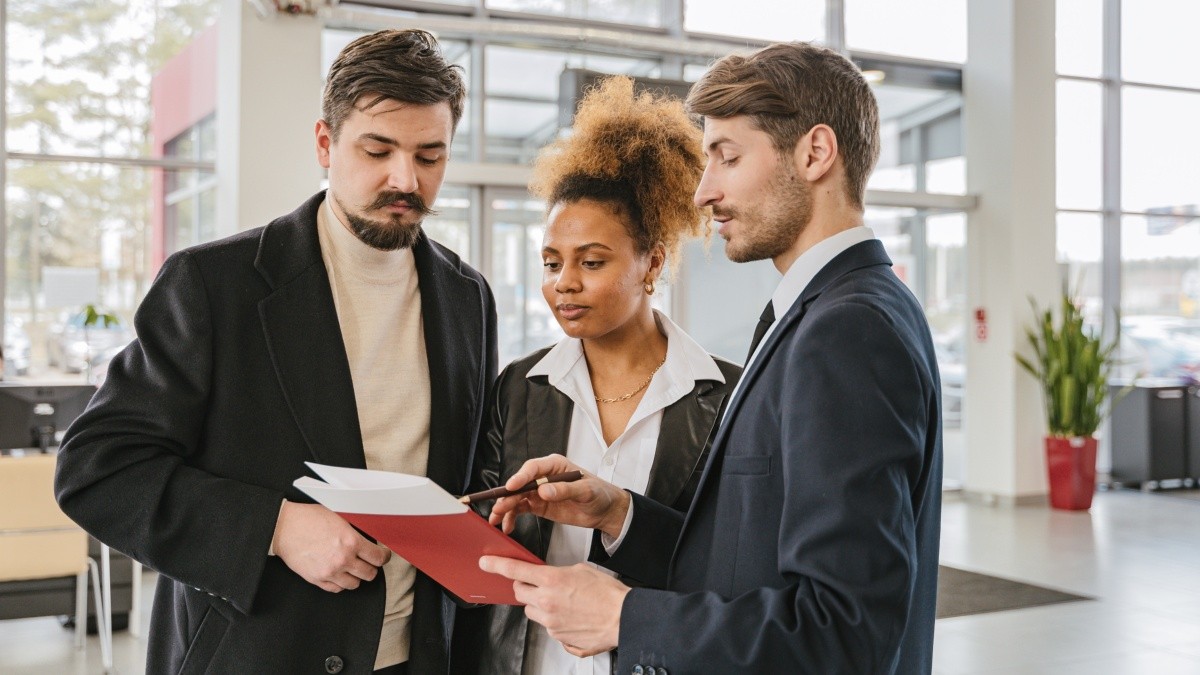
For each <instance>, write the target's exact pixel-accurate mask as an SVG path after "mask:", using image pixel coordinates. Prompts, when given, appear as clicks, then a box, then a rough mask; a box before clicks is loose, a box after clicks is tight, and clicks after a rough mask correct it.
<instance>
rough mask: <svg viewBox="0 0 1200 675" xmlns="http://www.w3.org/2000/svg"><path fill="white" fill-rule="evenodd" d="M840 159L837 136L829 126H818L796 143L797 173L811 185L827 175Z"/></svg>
mask: <svg viewBox="0 0 1200 675" xmlns="http://www.w3.org/2000/svg"><path fill="white" fill-rule="evenodd" d="M837 157H838V142H837V134H835V133H833V129H832V128H830V127H829V125H828V124H818V125H816V126H814V127H813V128H812V129H809V130H808V133H807V134H804V136H802V137H800V140H799V141H798V142H797V143H796V150H795V153H794V156H793V161H794V162H795V167H796V173H798V174H799V175H801V176H803V177H804V179H805V180H807V181H808V182H810V183H815V182H816V181H818V180H820V179H821V178H822V177H824V176H825V175H827V174H828V173H829V171H830V170H831V169H832V168H833V165H834V163H835V162H836V161H837Z"/></svg>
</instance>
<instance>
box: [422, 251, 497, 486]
mask: <svg viewBox="0 0 1200 675" xmlns="http://www.w3.org/2000/svg"><path fill="white" fill-rule="evenodd" d="M413 256H414V258H415V260H416V266H417V278H418V284H419V285H420V289H421V321H422V323H423V325H424V329H425V352H426V354H427V357H428V359H429V385H430V391H429V394H430V402H431V404H432V408H431V409H432V411H433V413H432V416H431V419H430V421H429V463H428V469H427V471H426V474H427V475H428V476H429V478H430V479H432V480H433V481H434V482H435V483H437V484H438V485H440V486H442V488H444V489H445V490H447V491H448V492H450V493H451V494H461V493H462V492H463V491H465V490H466V487H467V480H468V476H467V467H468V466H469V465H470V462H471V450H472V447H473V443H474V442H475V439H474V427H473V425H471V424H468V423H467V422H468V421H469V420H472V419H475V418H476V417H477V416H478V415H479V414H480V413H481V412H482V411H479V410H476V409H475V407H476V406H477V405H479V401H482V400H483V398H484V397H483V396H482V394H481V392H483V391H484V390H485V388H486V387H487V386H488V385H489V384H490V383H489V382H484V379H485V378H486V377H487V375H486V373H485V371H486V370H487V369H486V368H485V367H484V365H483V363H482V362H483V358H484V354H486V353H487V344H486V338H485V335H486V326H487V318H486V317H485V316H484V311H485V310H484V309H483V308H484V307H486V306H487V303H486V302H485V298H484V290H483V288H482V287H481V286H480V285H479V283H478V282H477V281H475V280H474V279H472V278H470V277H467V276H464V275H463V274H462V273H461V272H459V265H458V263H457V261H452V260H451V259H450V258H448V257H447V255H446V254H445V253H443V252H442V250H441V249H439V248H438V247H436V246H434V245H433V244H432V243H431V242H430V241H429V238H428V237H426V236H425V234H424V233H422V235H421V237H420V239H419V240H418V241H417V244H416V245H415V246H413Z"/></svg>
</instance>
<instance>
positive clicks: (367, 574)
mask: <svg viewBox="0 0 1200 675" xmlns="http://www.w3.org/2000/svg"><path fill="white" fill-rule="evenodd" d="M343 571H344V572H346V573H347V574H349V575H351V576H353V577H357V578H359V579H362V580H363V581H371V580H372V579H374V578H375V575H377V574H379V568H378V567H376V566H374V565H372V564H371V563H369V562H367V561H365V560H360V559H358V558H355V559H354V560H352V561H350V563H349V564H348V565H346V569H345V570H343Z"/></svg>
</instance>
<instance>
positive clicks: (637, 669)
mask: <svg viewBox="0 0 1200 675" xmlns="http://www.w3.org/2000/svg"><path fill="white" fill-rule="evenodd" d="M630 673H632V675H645V673H646V669H645V668H643V667H642V666H641V664H638V665H636V666H634V667H633V670H632V671H630Z"/></svg>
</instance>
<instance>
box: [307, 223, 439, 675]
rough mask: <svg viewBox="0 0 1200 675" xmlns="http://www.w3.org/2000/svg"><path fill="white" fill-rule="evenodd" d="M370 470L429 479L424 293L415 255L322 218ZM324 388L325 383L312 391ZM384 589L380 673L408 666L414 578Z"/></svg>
mask: <svg viewBox="0 0 1200 675" xmlns="http://www.w3.org/2000/svg"><path fill="white" fill-rule="evenodd" d="M317 230H318V235H319V237H320V242H321V257H322V259H323V260H324V262H325V269H326V270H327V271H328V272H329V285H330V288H331V290H332V291H333V304H334V306H335V307H336V308H337V315H338V323H339V324H340V325H341V328H342V340H343V341H344V342H345V344H346V357H347V359H348V360H349V361H350V379H351V380H352V382H353V384H354V401H355V403H356V404H357V407H358V423H359V427H360V428H361V430H362V443H363V450H364V452H365V455H366V463H367V468H368V469H377V470H382V471H398V472H400V473H408V474H414V475H417V476H424V475H425V471H426V467H427V464H428V459H429V417H430V410H431V403H430V393H429V361H428V358H427V357H426V353H425V333H424V327H423V325H422V319H421V292H420V289H419V288H418V287H417V268H416V262H415V260H414V259H413V252H412V250H411V249H401V250H398V251H380V250H377V249H374V248H371V247H370V246H367V245H366V244H364V243H362V242H361V241H359V239H358V237H356V236H355V235H354V233H353V232H351V231H350V230H349V229H347V228H346V226H345V225H343V224H342V223H341V221H340V220H339V219H338V217H337V215H336V214H335V213H334V212H333V207H332V206H331V204H330V200H329V199H326V200H325V204H324V206H323V207H322V208H321V209H319V210H318V212H317ZM314 386H320V383H314ZM383 572H384V579H385V581H386V583H387V601H386V604H385V605H384V617H383V632H382V634H381V636H380V640H379V652H378V654H377V655H376V658H375V669H376V670H378V669H379V668H385V667H387V666H391V665H395V664H397V663H400V662H402V661H407V660H408V654H409V635H410V631H409V621H410V619H411V617H412V605H413V580H414V578H415V575H416V572H415V571H414V569H413V567H412V565H410V564H408V562H407V561H406V560H404V559H402V558H401V557H400V556H392V559H391V561H390V562H388V564H386V565H384V567H383Z"/></svg>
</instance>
